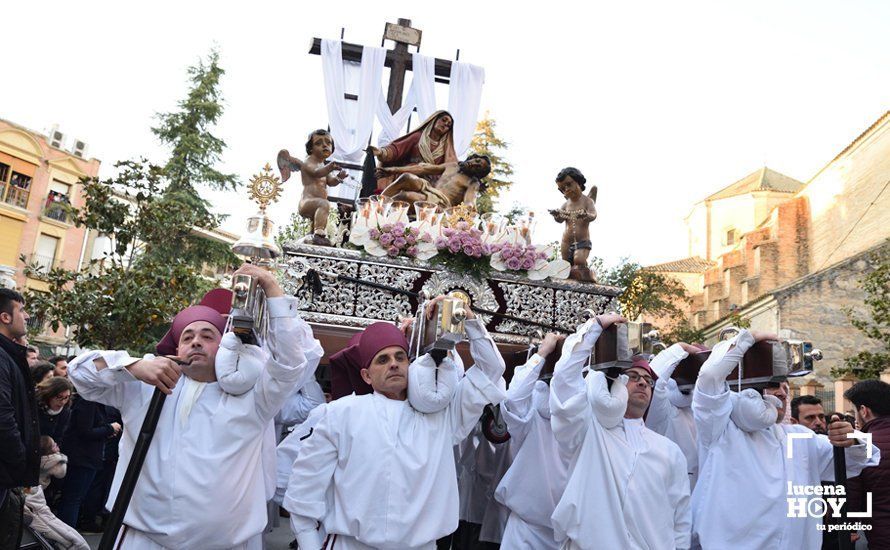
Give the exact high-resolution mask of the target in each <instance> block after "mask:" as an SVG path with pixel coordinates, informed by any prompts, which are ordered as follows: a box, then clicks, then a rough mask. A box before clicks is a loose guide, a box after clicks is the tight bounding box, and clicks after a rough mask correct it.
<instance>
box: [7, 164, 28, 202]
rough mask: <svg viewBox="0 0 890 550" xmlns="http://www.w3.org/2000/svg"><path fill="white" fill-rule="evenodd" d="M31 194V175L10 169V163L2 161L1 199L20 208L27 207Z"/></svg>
mask: <svg viewBox="0 0 890 550" xmlns="http://www.w3.org/2000/svg"><path fill="white" fill-rule="evenodd" d="M30 194H31V176H26V175H25V174H20V173H18V172H16V171H15V170H12V169H10V167H9V165H8V164H3V163H0V200H2V201H3V202H5V203H6V204H11V205H13V206H18V207H19V208H27V207H28V196H29V195H30Z"/></svg>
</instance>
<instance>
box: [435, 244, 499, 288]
mask: <svg viewBox="0 0 890 550" xmlns="http://www.w3.org/2000/svg"><path fill="white" fill-rule="evenodd" d="M429 261H430V263H431V264H434V265H441V266H442V267H444V268H446V269H447V270H448V271H450V272H452V273H460V274H461V275H469V276H471V277H474V278H475V279H476V280H478V281H484V280H485V279H487V278H488V277H489V276H490V275H491V271H492V267H491V262H490V261H489V258H488V257H487V256H483V257H481V258H473V257H472V256H467V255H466V254H464V253H463V252H458V253H457V254H452V253H451V252H449V251H448V250H440V251H439V253H438V254H436V255H435V256H433V257H432V258H430V260H429Z"/></svg>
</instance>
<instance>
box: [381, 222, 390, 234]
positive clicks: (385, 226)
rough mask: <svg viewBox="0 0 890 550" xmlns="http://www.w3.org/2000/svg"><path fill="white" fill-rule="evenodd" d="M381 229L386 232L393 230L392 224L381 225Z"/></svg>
mask: <svg viewBox="0 0 890 550" xmlns="http://www.w3.org/2000/svg"><path fill="white" fill-rule="evenodd" d="M380 230H381V231H383V232H384V233H389V232H390V231H392V224H390V223H387V224H385V225H384V226H383V227H381V228H380Z"/></svg>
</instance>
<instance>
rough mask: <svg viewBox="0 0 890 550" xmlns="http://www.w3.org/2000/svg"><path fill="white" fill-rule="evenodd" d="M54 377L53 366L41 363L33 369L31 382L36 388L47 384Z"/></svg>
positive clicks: (44, 362) (45, 362)
mask: <svg viewBox="0 0 890 550" xmlns="http://www.w3.org/2000/svg"><path fill="white" fill-rule="evenodd" d="M53 376H54V375H53V366H52V364H51V363H48V362H47V361H41V362H40V363H37V364H36V365H34V366H33V367H31V381H32V382H34V386H35V387H36V386H39V385H40V384H42V383H43V382H46V381H47V380H49V379H50V378H52V377H53Z"/></svg>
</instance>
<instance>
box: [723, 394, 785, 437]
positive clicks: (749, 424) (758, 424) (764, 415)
mask: <svg viewBox="0 0 890 550" xmlns="http://www.w3.org/2000/svg"><path fill="white" fill-rule="evenodd" d="M730 399H732V412H731V413H730V415H729V418H730V419H731V420H732V421H733V422H734V423H735V425H736V426H738V428H739V429H740V430H742V431H744V432H757V431H760V430H762V429H764V428H769V427H770V426H772V425H773V424H775V423H776V418H777V417H778V415H779V411H778V409H781V408H782V402H781V401H780V400H779V398H778V397H776V396H774V395H764V396H763V397H761V396H760V394H759V393H757V391H756V390H753V389H751V388H748V389H747V390H743V391H741V392H740V393H733V394H732V395H731V396H730Z"/></svg>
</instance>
